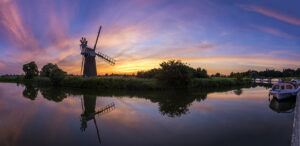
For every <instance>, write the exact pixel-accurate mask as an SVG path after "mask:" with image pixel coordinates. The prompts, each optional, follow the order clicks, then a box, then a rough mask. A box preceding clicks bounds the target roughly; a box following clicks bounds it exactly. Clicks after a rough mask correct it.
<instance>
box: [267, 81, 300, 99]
mask: <svg viewBox="0 0 300 146" xmlns="http://www.w3.org/2000/svg"><path fill="white" fill-rule="evenodd" d="M299 91H300V86H299V84H298V83H297V82H294V81H291V82H282V83H276V84H274V85H273V86H272V89H271V90H270V92H269V95H272V96H273V97H275V98H276V99H277V100H279V101H280V100H284V99H288V98H294V97H296V96H297V93H298V92H299Z"/></svg>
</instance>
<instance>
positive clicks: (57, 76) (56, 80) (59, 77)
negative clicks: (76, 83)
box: [50, 68, 66, 85]
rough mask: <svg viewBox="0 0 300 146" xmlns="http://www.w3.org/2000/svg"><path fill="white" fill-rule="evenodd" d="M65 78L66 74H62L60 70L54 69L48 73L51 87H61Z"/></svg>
mask: <svg viewBox="0 0 300 146" xmlns="http://www.w3.org/2000/svg"><path fill="white" fill-rule="evenodd" d="M65 77H66V72H64V71H63V70H61V69H60V68H55V69H53V70H52V72H51V73H50V81H51V82H52V84H53V85H61V83H62V81H63V80H64V78H65Z"/></svg>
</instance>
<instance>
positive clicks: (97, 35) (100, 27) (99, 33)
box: [94, 26, 102, 50]
mask: <svg viewBox="0 0 300 146" xmlns="http://www.w3.org/2000/svg"><path fill="white" fill-rule="evenodd" d="M101 28H102V26H100V28H99V31H98V35H97V38H96V42H95V45H94V50H95V49H96V46H97V42H98V38H99V35H100V31H101Z"/></svg>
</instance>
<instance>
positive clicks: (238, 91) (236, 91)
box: [233, 88, 243, 96]
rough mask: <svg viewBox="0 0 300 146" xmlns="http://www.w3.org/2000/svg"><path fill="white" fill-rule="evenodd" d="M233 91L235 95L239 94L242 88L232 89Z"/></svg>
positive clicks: (241, 92)
mask: <svg viewBox="0 0 300 146" xmlns="http://www.w3.org/2000/svg"><path fill="white" fill-rule="evenodd" d="M233 93H234V94H235V95H237V96H240V95H242V94H243V90H242V89H240V88H239V89H236V90H233Z"/></svg>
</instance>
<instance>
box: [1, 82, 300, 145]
mask: <svg viewBox="0 0 300 146" xmlns="http://www.w3.org/2000/svg"><path fill="white" fill-rule="evenodd" d="M294 105H295V103H294V101H286V102H282V103H278V102H277V101H275V100H270V101H269V97H268V90H267V89H266V88H265V87H252V88H239V89H224V90H222V91H205V90H204V91H165V92H163V91H160V92H157V91H156V92H154V91H152V92H150V91H147V92H146V91H144V92H141V91H139V92H134V91H131V92H125V91H103V92H102V91H99V92H92V91H83V90H67V89H53V88H41V89H38V88H34V87H32V86H29V85H28V86H17V85H16V84H3V83H0V145H1V146H5V145H22V146H23V145H24V146H26V145H30V146H34V145H38V146H41V145H43V146H47V145H49V146H53V145H56V146H57V145H64V146H65V145H72V146H73V145H203V146H214V145H215V146H219V145H225V146H227V145H228V146H234V145H236V146H241V145H243V146H245V145H249V146H254V145H255V146H258V145H261V146H268V145H270V146H277V145H278V146H285V145H289V144H290V139H291V133H292V123H293V107H294Z"/></svg>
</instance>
